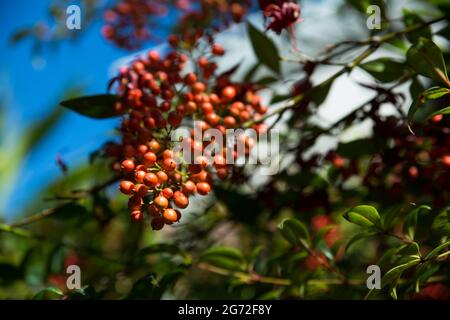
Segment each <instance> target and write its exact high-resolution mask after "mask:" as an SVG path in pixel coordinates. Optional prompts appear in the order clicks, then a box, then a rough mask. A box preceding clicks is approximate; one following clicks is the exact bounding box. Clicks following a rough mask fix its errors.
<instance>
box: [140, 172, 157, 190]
mask: <svg viewBox="0 0 450 320" xmlns="http://www.w3.org/2000/svg"><path fill="white" fill-rule="evenodd" d="M158 182H159V181H158V177H157V176H156V174H154V173H152V172H148V173H146V174H145V177H144V183H145V185H146V186H148V187H150V188H154V187H155V186H156V185H157V184H158Z"/></svg>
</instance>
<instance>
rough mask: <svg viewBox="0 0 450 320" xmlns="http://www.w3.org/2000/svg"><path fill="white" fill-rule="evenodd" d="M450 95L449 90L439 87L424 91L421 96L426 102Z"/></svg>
mask: <svg viewBox="0 0 450 320" xmlns="http://www.w3.org/2000/svg"><path fill="white" fill-rule="evenodd" d="M449 93H450V89H448V88H441V87H432V88H430V89H427V90H425V91H424V92H423V93H422V96H423V98H424V99H426V100H436V99H439V98H441V97H443V96H445V95H446V94H449Z"/></svg>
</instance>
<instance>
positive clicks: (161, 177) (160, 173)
mask: <svg viewBox="0 0 450 320" xmlns="http://www.w3.org/2000/svg"><path fill="white" fill-rule="evenodd" d="M156 176H157V177H158V181H159V183H166V182H167V180H169V176H168V175H167V173H165V172H164V171H158V172H157V173H156Z"/></svg>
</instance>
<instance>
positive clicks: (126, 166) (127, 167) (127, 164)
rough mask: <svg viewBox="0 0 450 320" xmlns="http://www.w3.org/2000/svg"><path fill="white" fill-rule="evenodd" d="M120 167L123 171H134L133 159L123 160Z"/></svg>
mask: <svg viewBox="0 0 450 320" xmlns="http://www.w3.org/2000/svg"><path fill="white" fill-rule="evenodd" d="M120 167H121V169H122V171H123V172H127V173H129V172H133V171H134V161H133V160H124V161H122V164H121V166H120Z"/></svg>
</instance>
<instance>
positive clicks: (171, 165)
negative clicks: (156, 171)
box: [162, 158, 177, 171]
mask: <svg viewBox="0 0 450 320" xmlns="http://www.w3.org/2000/svg"><path fill="white" fill-rule="evenodd" d="M162 166H163V168H164V169H165V170H166V171H173V170H175V169H176V168H177V163H176V162H175V160H173V159H170V158H167V159H164V161H163V163H162Z"/></svg>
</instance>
